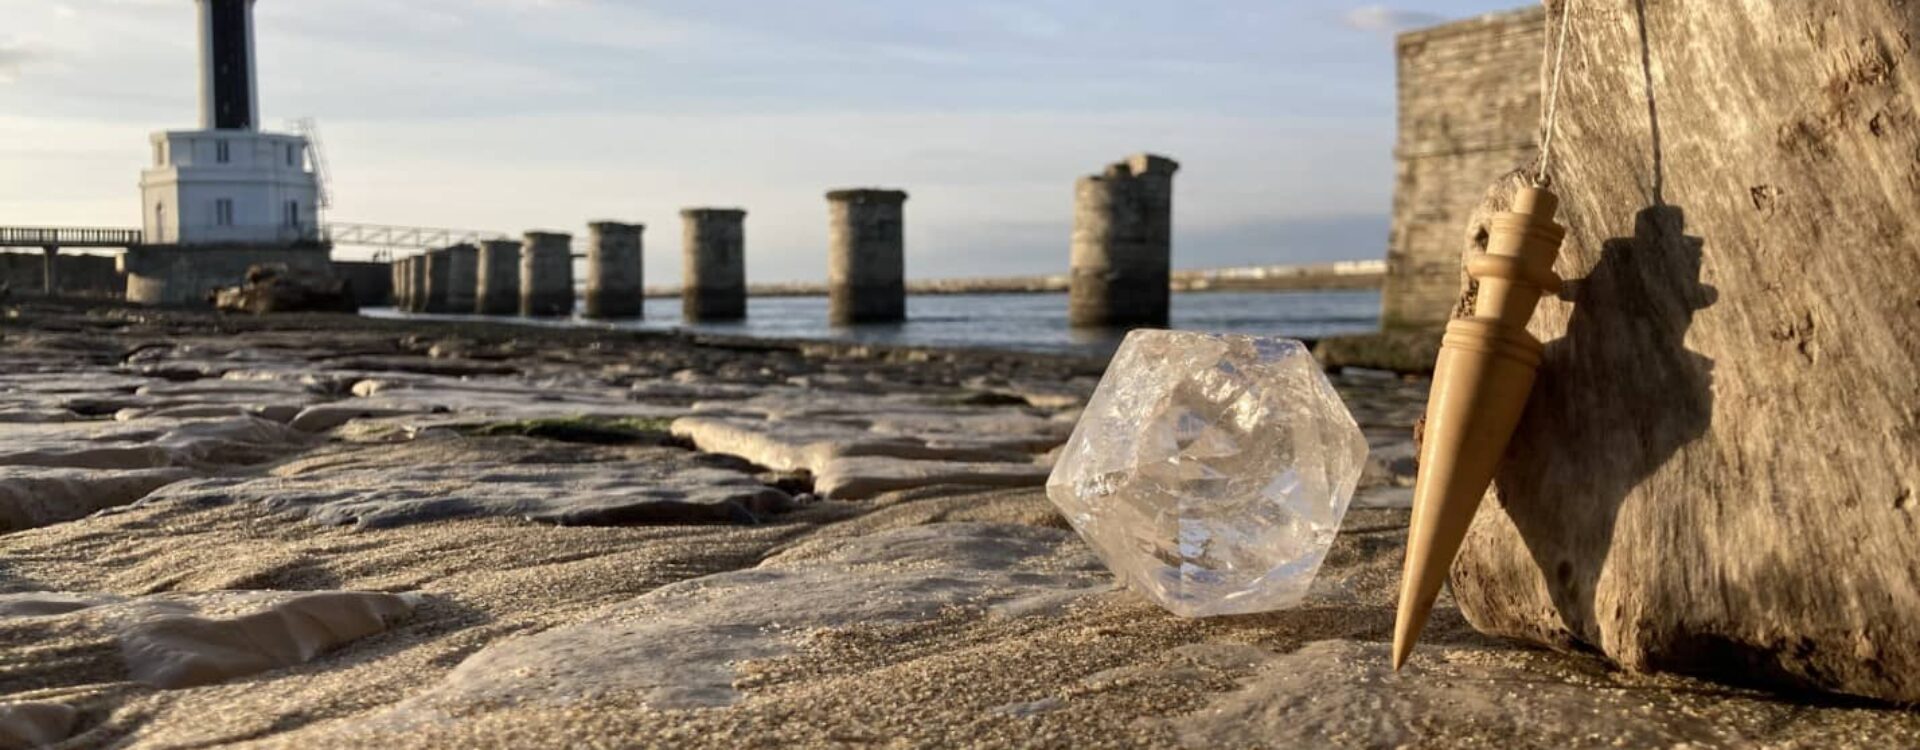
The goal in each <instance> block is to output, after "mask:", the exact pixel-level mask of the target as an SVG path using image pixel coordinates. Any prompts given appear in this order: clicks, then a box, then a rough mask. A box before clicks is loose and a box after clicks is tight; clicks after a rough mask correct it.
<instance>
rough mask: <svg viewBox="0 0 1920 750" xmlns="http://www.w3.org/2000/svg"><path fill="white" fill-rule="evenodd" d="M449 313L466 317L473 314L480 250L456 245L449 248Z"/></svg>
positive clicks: (447, 251)
mask: <svg viewBox="0 0 1920 750" xmlns="http://www.w3.org/2000/svg"><path fill="white" fill-rule="evenodd" d="M446 253H447V300H446V301H447V309H446V311H447V312H450V313H458V314H461V315H466V314H468V313H471V312H473V305H474V297H475V296H476V295H477V294H478V291H477V287H478V284H479V270H480V269H479V265H480V248H477V247H474V246H472V245H454V246H453V247H450V248H447V250H446Z"/></svg>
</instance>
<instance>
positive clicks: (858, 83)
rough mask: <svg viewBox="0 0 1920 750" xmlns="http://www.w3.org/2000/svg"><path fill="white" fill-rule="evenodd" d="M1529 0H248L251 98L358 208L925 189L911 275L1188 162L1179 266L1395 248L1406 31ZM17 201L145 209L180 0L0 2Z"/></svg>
mask: <svg viewBox="0 0 1920 750" xmlns="http://www.w3.org/2000/svg"><path fill="white" fill-rule="evenodd" d="M1522 2H1524V0H1494V1H1492V2H1487V1H1481V0H1446V1H1444V2H1427V3H1420V4H1418V5H1417V6H1416V5H1415V4H1413V3H1408V4H1406V5H1402V6H1391V5H1390V6H1383V5H1379V4H1374V3H1364V2H1343V1H1341V0H1301V1H1298V2H1280V1H1277V0H1269V1H1266V2H1257V1H1255V0H1192V1H1191V2H1166V1H1165V0H1160V1H1158V2H1149V1H1146V0H1029V1H1027V2H1013V1H1006V2H1000V1H980V2H970V1H967V0H952V1H950V2H942V3H932V2H925V0H786V1H784V2H782V1H778V0H751V1H750V0H658V1H656V0H407V2H394V1H392V0H325V2H317V1H316V0H259V4H258V5H257V11H256V12H257V19H256V23H257V25H258V33H259V36H260V39H259V47H260V49H259V52H260V68H261V70H260V88H261V102H262V104H261V109H262V117H263V119H264V120H265V122H266V124H267V125H268V126H269V127H270V128H274V129H279V128H282V127H283V124H284V123H285V122H286V121H287V120H290V119H292V118H295V117H302V116H311V117H314V118H316V119H317V120H318V122H319V124H320V128H321V132H322V134H323V138H324V145H325V148H326V154H327V158H328V161H329V162H330V165H331V167H332V172H333V182H332V184H331V188H332V192H333V194H334V205H333V208H332V211H331V212H330V218H332V219H336V220H340V221H358V222H370V223H396V224H419V225H427V226H451V227H463V228H474V229H488V230H497V231H503V232H510V233H515V234H517V233H518V232H520V231H523V230H526V229H531V228H552V229H559V230H563V231H575V232H583V231H584V226H585V224H586V223H587V222H588V221H591V220H595V219H614V220H621V221H634V222H642V223H645V224H647V225H648V229H647V236H646V240H647V264H648V281H649V283H672V282H674V281H675V280H677V278H678V272H679V236H680V224H679V216H678V211H679V209H680V208H683V207H688V206H740V207H744V208H746V209H747V211H748V216H747V241H748V264H749V265H748V273H749V275H750V276H751V278H753V279H754V280H761V281H778V280H805V279H817V278H820V277H821V276H823V275H824V272H825V246H826V204H825V200H824V198H823V197H822V194H823V193H824V192H825V191H826V190H827V189H829V188H836V187H848V186H862V185H875V186H886V187H899V188H904V189H906V190H907V191H908V192H909V193H910V194H911V196H912V197H911V199H910V200H909V201H908V204H907V244H908V274H909V275H910V276H913V277H947V276H968V275H1003V274H1015V273H1049V272H1057V271H1060V270H1063V269H1064V267H1065V265H1066V258H1067V237H1068V233H1069V231H1070V228H1071V203H1072V184H1073V180H1074V179H1075V178H1076V177H1077V176H1079V175H1081V174H1087V173H1092V172H1095V171H1098V170H1099V169H1100V168H1101V167H1102V166H1103V165H1104V164H1106V163H1107V162H1110V161H1113V160H1117V159H1119V158H1121V157H1123V156H1125V155H1126V154H1128V153H1132V152H1136V151H1143V150H1145V151H1153V152H1156V153H1163V154H1166V155H1169V156H1172V157H1173V158H1175V159H1178V160H1179V161H1180V162H1181V163H1182V169H1181V172H1180V174H1179V176H1178V177H1177V178H1176V181H1175V200H1174V202H1175V212H1176V213H1175V246H1174V264H1175V266H1177V267H1184V268H1196V267H1207V266H1222V265H1239V264H1247V263H1288V262H1303V261H1312V260H1331V259H1345V258H1372V257H1381V256H1383V255H1384V245H1385V240H1386V214H1387V211H1388V207H1389V203H1390V201H1391V187H1392V185H1391V183H1392V177H1393V169H1392V141H1393V127H1394V104H1393V103H1394V94H1393V54H1392V35H1393V33H1394V32H1395V31H1397V30H1400V29H1404V28H1408V27H1413V26H1420V25H1426V24H1430V23H1434V22H1438V21H1440V20H1444V19H1449V18H1456V17H1464V16H1469V15H1474V14H1477V13H1482V12H1488V11H1494V10H1504V9H1507V8H1510V7H1515V6H1517V5H1518V4H1521V3H1522ZM0 19H6V22H5V23H4V24H0V224H87V225H127V226H131V225H135V224H137V223H138V220H139V213H138V211H139V202H138V191H137V187H136V184H137V180H138V173H139V170H140V168H141V167H142V166H143V163H144V160H145V159H146V158H147V156H148V151H147V148H146V142H145V136H146V134H147V132H149V131H152V130H158V129H167V128H186V127H192V126H193V125H194V122H195V101H196V96H197V89H196V83H195V77H194V75H195V66H196V64H197V61H196V56H195V47H194V36H193V23H194V17H193V13H192V10H191V3H190V2H189V0H63V1H50V0H0Z"/></svg>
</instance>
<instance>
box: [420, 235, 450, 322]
mask: <svg viewBox="0 0 1920 750" xmlns="http://www.w3.org/2000/svg"><path fill="white" fill-rule="evenodd" d="M425 259H426V266H427V273H426V278H427V294H426V297H425V300H426V305H425V306H423V308H422V311H423V312H430V313H444V312H448V311H449V308H448V307H447V293H448V292H449V291H451V290H452V286H453V257H452V255H451V254H449V253H448V252H447V248H441V249H439V250H428V251H427V254H426V256H425Z"/></svg>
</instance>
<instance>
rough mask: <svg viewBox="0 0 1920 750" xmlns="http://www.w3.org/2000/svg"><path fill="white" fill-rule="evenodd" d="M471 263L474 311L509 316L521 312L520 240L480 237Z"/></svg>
mask: <svg viewBox="0 0 1920 750" xmlns="http://www.w3.org/2000/svg"><path fill="white" fill-rule="evenodd" d="M477 257H478V262H476V263H475V264H474V266H475V268H474V271H475V275H474V279H475V280H474V299H473V311H474V312H477V313H479V314H481V315H512V314H514V313H516V312H519V311H520V243H519V242H516V241H514V240H482V241H481V242H480V252H479V254H478V256H477Z"/></svg>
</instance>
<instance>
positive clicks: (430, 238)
mask: <svg viewBox="0 0 1920 750" xmlns="http://www.w3.org/2000/svg"><path fill="white" fill-rule="evenodd" d="M318 239H320V240H322V241H326V242H331V243H332V244H334V245H335V246H341V245H346V246H352V247H372V248H379V249H381V250H387V251H394V250H434V249H438V248H442V247H450V246H452V245H459V244H462V243H477V242H479V241H481V240H502V239H509V237H508V236H507V235H506V234H505V233H503V232H488V231H482V230H477V229H444V228H435V227H401V226H389V225H385V224H349V223H343V222H332V223H329V224H327V225H326V227H325V228H324V229H322V230H321V232H320V236H319V238H318ZM139 244H142V235H141V232H140V230H138V229H112V228H105V227H0V247H42V248H45V247H52V248H63V247H120V248H124V247H133V246H134V245H139Z"/></svg>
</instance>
